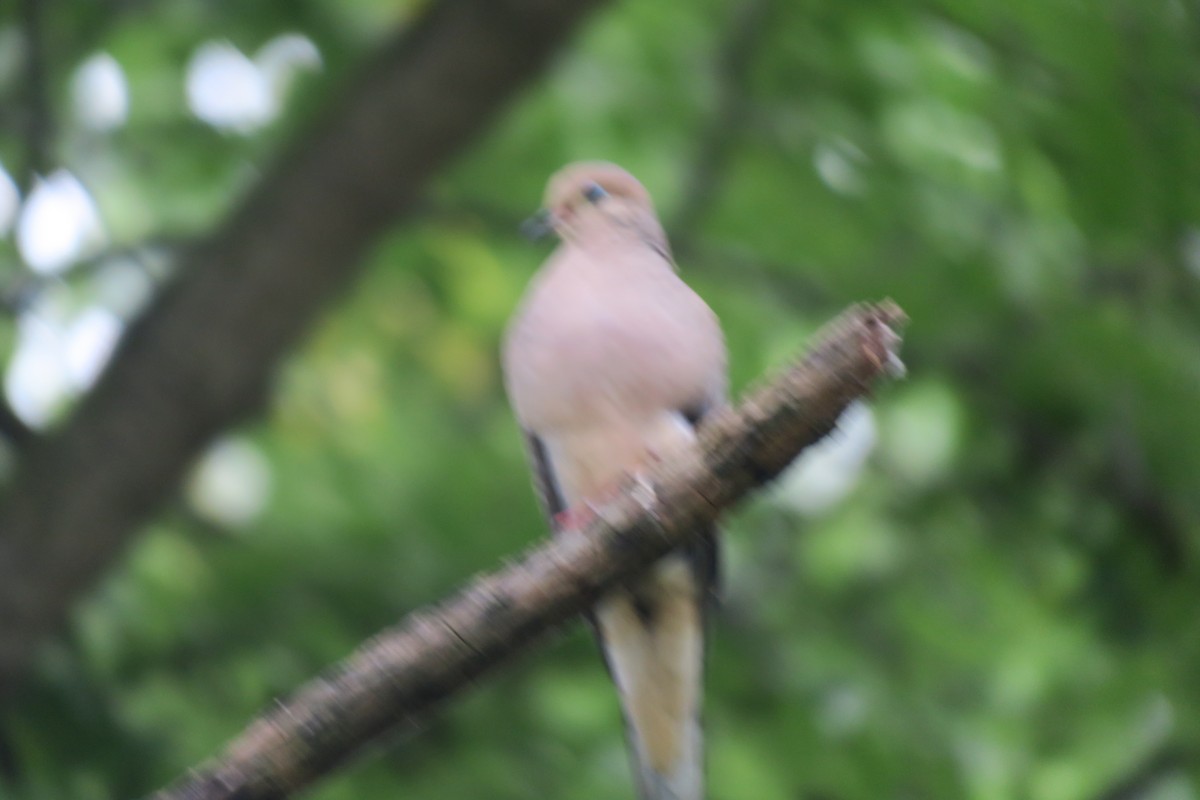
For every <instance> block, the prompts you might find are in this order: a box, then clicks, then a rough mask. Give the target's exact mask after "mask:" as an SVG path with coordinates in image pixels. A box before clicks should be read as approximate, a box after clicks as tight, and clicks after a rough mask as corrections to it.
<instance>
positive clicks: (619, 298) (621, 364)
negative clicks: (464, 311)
mask: <svg viewBox="0 0 1200 800" xmlns="http://www.w3.org/2000/svg"><path fill="white" fill-rule="evenodd" d="M666 277H668V278H669V279H670V280H671V283H669V284H668V285H667V287H666V290H664V287H663V286H658V287H655V288H654V290H653V291H637V290H633V291H616V290H614V291H605V289H606V288H608V287H605V286H599V287H596V286H590V287H589V286H587V285H586V284H584V286H583V287H582V288H583V289H585V290H586V289H591V291H575V292H562V291H559V292H555V293H553V294H551V293H546V295H545V300H546V301H545V302H542V301H543V298H539V297H538V296H536V295H535V296H534V297H532V298H530V302H529V304H528V306H527V308H526V309H525V313H524V314H523V315H522V317H521V318H520V319H519V320H518V323H517V324H516V326H515V327H514V330H513V331H511V333H510V338H509V342H508V346H507V348H506V354H505V367H506V372H507V373H508V378H509V380H508V384H509V392H510V395H512V397H511V399H512V402H513V405H514V407H515V408H516V411H517V414H518V416H519V417H521V419H522V420H523V421H524V422H525V423H526V425H527V426H528V427H531V428H533V429H535V430H537V429H547V428H555V427H559V428H569V427H571V426H572V425H573V424H575V423H580V424H582V423H585V422H586V423H587V424H594V423H595V422H596V421H597V419H603V418H609V417H614V416H628V415H631V414H634V415H636V414H638V413H640V412H652V411H654V410H657V409H664V408H669V409H678V408H682V407H684V406H686V405H689V404H692V403H695V402H697V400H699V399H701V398H703V397H706V396H707V395H708V394H709V387H711V386H712V385H713V382H714V381H719V380H721V377H720V374H721V370H723V366H724V344H723V341H722V338H721V333H720V329H719V327H718V326H717V322H716V318H715V316H714V315H713V314H712V312H711V311H710V310H709V308H708V306H706V305H705V304H704V302H703V301H702V300H701V299H700V298H699V297H698V296H697V295H695V294H694V293H693V292H692V291H691V289H689V288H688V287H687V286H686V285H685V284H683V283H682V282H681V281H678V279H677V278H675V276H674V275H673V274H672V275H670V276H666ZM626 288H628V287H626ZM551 301H552V302H551ZM514 390H516V391H514Z"/></svg>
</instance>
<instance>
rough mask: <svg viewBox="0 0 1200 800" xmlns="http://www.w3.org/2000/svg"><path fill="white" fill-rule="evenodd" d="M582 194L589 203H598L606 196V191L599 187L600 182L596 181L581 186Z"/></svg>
mask: <svg viewBox="0 0 1200 800" xmlns="http://www.w3.org/2000/svg"><path fill="white" fill-rule="evenodd" d="M583 196H584V198H585V199H586V200H587V201H588V202H589V203H599V202H600V201H601V200H603V199H604V198H606V197H608V192H606V191H604V189H602V188H600V184H598V183H589V184H588V185H587V186H585V187H583Z"/></svg>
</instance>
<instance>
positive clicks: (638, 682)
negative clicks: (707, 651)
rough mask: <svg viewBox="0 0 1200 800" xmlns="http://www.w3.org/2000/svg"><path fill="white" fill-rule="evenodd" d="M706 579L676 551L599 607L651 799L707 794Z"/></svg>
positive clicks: (698, 798) (645, 793)
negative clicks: (702, 721) (703, 717)
mask: <svg viewBox="0 0 1200 800" xmlns="http://www.w3.org/2000/svg"><path fill="white" fill-rule="evenodd" d="M704 583H705V581H704V578H703V577H702V576H701V575H699V574H697V572H696V570H695V564H694V563H692V561H691V560H689V559H688V557H687V556H685V555H682V554H681V555H674V556H668V557H667V558H666V559H664V560H663V561H662V562H660V563H659V564H657V565H656V566H655V567H653V568H652V569H651V571H650V572H649V573H648V574H647V576H646V577H645V578H644V579H642V580H640V581H639V582H638V584H637V585H636V586H635V587H632V588H629V589H619V590H616V591H614V592H613V593H612V594H610V595H609V596H607V597H605V598H604V599H603V600H602V601H601V602H600V603H599V604H598V605H597V606H596V609H595V621H596V627H597V632H598V633H599V636H600V642H601V646H602V648H603V649H604V654H605V659H606V661H607V662H608V666H609V670H610V671H611V672H612V675H613V678H614V680H615V681H616V684H617V688H618V691H619V693H620V696H621V706H622V710H623V712H624V715H625V722H626V727H627V729H628V734H629V749H630V753H631V756H632V758H633V765H634V774H635V780H636V782H637V785H638V792H639V795H640V796H641V797H642V798H643V800H702V798H703V797H704V753H703V750H704V745H703V733H702V730H701V725H700V705H701V694H702V685H701V684H702V680H703V671H704V608H703V606H704V594H705V592H706V591H707V586H706V585H704Z"/></svg>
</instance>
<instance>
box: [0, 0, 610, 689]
mask: <svg viewBox="0 0 1200 800" xmlns="http://www.w3.org/2000/svg"><path fill="white" fill-rule="evenodd" d="M599 5H602V0H582V1H581V0H505V1H504V2H500V0H445V1H444V2H441V3H438V4H436V5H434V6H432V7H431V8H430V10H429V11H427V12H425V13H424V14H423V15H422V16H421V17H420V18H419V19H418V20H417V21H416V22H415V23H414V24H412V25H411V26H410V27H408V28H407V29H406V30H404V31H403V32H401V34H399V35H398V36H397V37H395V39H394V40H393V41H391V42H390V43H389V44H387V45H386V46H385V47H384V48H383V49H382V50H381V51H380V53H378V54H377V57H376V58H374V60H373V62H372V63H371V64H369V65H367V68H366V69H365V70H364V72H363V73H362V75H361V76H360V80H359V81H358V82H357V83H355V84H354V85H352V86H350V87H349V88H348V90H347V91H346V92H345V93H344V94H342V95H341V96H339V97H338V98H337V99H336V100H335V101H334V102H333V103H331V105H330V107H329V108H328V109H327V110H326V113H325V114H324V116H323V117H322V118H321V120H319V121H318V122H317V124H316V125H315V126H314V128H313V129H312V130H311V131H310V132H309V134H308V135H307V136H306V137H304V138H303V139H302V140H301V141H300V142H299V143H298V144H297V145H296V146H294V147H292V148H291V149H290V152H288V153H286V154H285V156H284V157H283V158H282V159H280V161H279V162H278V164H277V165H276V166H275V168H274V169H273V170H271V171H270V172H269V173H268V174H267V176H266V177H265V178H264V180H263V181H262V182H261V183H260V184H259V185H258V186H257V188H256V190H255V191H254V192H253V193H252V194H251V195H250V196H249V197H248V198H247V199H246V200H245V202H244V203H242V205H241V207H240V208H238V209H237V210H236V212H235V213H234V214H233V215H232V216H231V217H230V219H229V220H228V221H227V222H226V223H225V224H224V225H223V226H222V227H221V228H220V229H219V230H218V231H217V232H216V233H215V235H213V236H212V237H211V238H210V239H209V240H208V241H206V242H205V243H204V244H202V245H200V246H198V247H197V248H195V249H194V250H193V251H191V252H190V253H188V254H187V255H186V256H185V257H184V258H183V261H182V264H181V270H180V272H179V277H178V279H177V280H176V281H174V283H173V284H172V285H170V286H169V287H168V288H167V289H166V290H165V291H164V292H163V294H162V295H161V296H160V297H159V298H158V299H157V301H156V302H155V304H154V305H153V306H152V307H151V308H150V309H149V311H148V312H147V313H146V314H145V315H144V316H143V317H142V318H141V319H140V320H138V321H137V323H136V324H135V325H133V326H132V328H131V329H130V330H129V332H128V334H127V336H126V337H125V339H124V341H123V343H122V344H121V346H120V348H119V351H118V353H117V355H116V356H115V358H114V360H113V361H112V363H111V365H110V367H109V369H108V370H107V372H106V374H105V375H104V377H103V378H102V379H101V381H100V383H99V384H98V385H97V386H96V387H95V389H94V390H93V391H92V392H91V393H90V395H89V396H88V397H87V398H86V399H85V400H84V401H83V402H82V403H81V404H80V407H79V408H78V410H77V412H76V413H75V414H74V416H73V418H72V419H71V420H70V421H69V422H68V423H67V424H66V425H64V427H63V428H62V429H61V430H60V431H58V432H56V433H55V434H53V435H51V436H49V437H47V438H46V439H45V440H44V441H38V442H36V443H35V444H34V445H33V446H31V447H30V448H29V450H28V452H27V453H25V454H24V457H23V459H22V463H21V464H20V466H19V469H18V471H17V474H16V475H15V477H14V480H13V481H12V483H11V485H10V488H9V491H8V492H7V496H6V497H5V499H4V503H3V505H2V506H0V621H2V623H0V697H2V696H3V695H4V694H5V693H6V692H7V691H11V690H12V689H13V687H14V686H15V684H16V681H17V679H18V677H19V675H20V674H21V672H22V670H24V669H25V668H26V667H27V666H28V664H29V661H30V657H31V653H32V652H34V649H35V646H36V645H37V644H38V643H39V642H40V641H41V640H43V639H44V638H45V637H46V636H47V635H48V634H50V633H52V632H54V631H55V630H57V629H58V628H59V627H60V626H61V625H62V623H63V621H64V618H65V617H66V614H67V612H68V610H69V608H70V606H71V604H72V603H73V601H74V600H75V599H76V598H77V597H78V596H79V595H80V593H82V592H83V591H85V590H86V589H87V588H88V587H89V586H91V584H93V583H94V582H95V580H96V579H97V578H98V577H99V576H100V575H101V574H102V573H103V572H104V571H105V569H106V568H107V567H108V566H109V565H110V564H111V563H112V561H113V560H114V559H115V558H116V557H117V556H118V554H119V553H120V552H121V551H122V548H123V545H124V544H125V542H126V541H127V540H128V539H129V538H130V536H131V534H132V533H133V532H134V531H135V530H136V529H137V527H138V525H139V524H140V523H142V522H143V521H145V520H146V518H147V517H148V516H149V515H150V514H151V513H152V512H153V511H154V510H155V509H156V508H157V507H158V506H159V505H160V504H161V503H162V502H163V501H164V499H166V498H167V497H168V496H169V495H170V493H171V491H172V489H173V488H174V487H175V485H176V484H177V482H178V481H179V479H180V477H181V476H182V475H183V473H184V470H185V469H186V467H187V466H188V464H189V463H190V462H191V461H192V460H193V459H194V458H195V456H196V455H197V454H198V453H199V451H200V450H201V449H202V448H203V447H204V446H205V444H206V443H208V442H209V441H210V440H211V439H212V438H213V437H214V436H215V435H216V434H217V433H219V432H220V431H221V430H222V429H224V428H226V427H228V426H229V425H231V424H234V423H235V422H237V421H239V420H240V419H243V418H245V417H246V416H247V415H248V414H249V413H250V412H252V411H254V410H256V409H257V408H258V407H260V406H261V404H262V402H263V399H264V397H265V395H266V393H267V390H268V387H269V384H270V380H271V376H272V372H273V370H274V368H275V367H276V366H277V365H278V364H279V362H280V360H281V359H282V358H283V356H284V355H285V354H286V353H287V351H288V350H289V349H290V348H291V347H293V346H294V345H295V344H296V342H297V340H298V339H299V338H300V337H301V336H302V334H303V333H304V331H305V330H306V329H307V328H308V327H309V325H310V324H311V323H312V321H313V319H314V317H315V316H316V315H317V314H318V312H319V311H320V310H321V309H322V308H323V307H324V306H326V305H327V304H328V303H329V302H330V301H331V300H332V299H333V298H334V297H335V296H336V295H337V294H338V292H339V291H340V290H341V289H342V288H343V287H344V286H345V285H346V284H347V283H348V282H349V280H350V279H351V277H353V276H354V275H355V273H356V272H357V271H358V269H359V264H360V262H361V261H362V258H363V254H364V252H365V251H366V250H367V248H368V247H369V246H370V245H371V244H372V242H373V241H374V240H375V239H376V238H377V236H378V235H379V234H380V233H381V232H382V231H383V230H384V229H386V228H387V227H388V226H389V225H390V224H392V223H394V222H395V221H397V219H398V218H399V217H401V216H403V215H404V214H406V213H407V212H409V211H410V210H411V209H412V208H413V207H414V205H415V201H416V200H417V199H418V196H419V193H420V192H421V190H422V189H423V188H424V186H425V185H426V184H427V183H428V181H429V179H430V178H431V177H432V176H433V175H434V174H435V173H436V172H437V171H438V170H439V169H440V168H442V167H443V166H444V165H445V164H446V162H447V161H448V160H449V159H451V158H452V157H453V156H454V155H456V154H457V153H459V152H461V151H462V150H463V148H464V146H465V145H466V144H467V143H468V142H469V141H470V140H471V138H472V137H473V136H475V135H478V134H479V133H480V132H481V130H482V129H483V128H484V127H485V125H486V124H487V123H488V122H489V121H490V120H491V119H492V118H494V117H495V116H496V115H497V113H498V112H499V111H500V109H501V108H502V107H503V105H504V104H505V102H506V101H508V100H509V99H511V98H512V96H513V95H514V94H515V93H516V92H517V90H518V89H520V88H521V87H522V86H523V85H524V84H527V83H528V82H529V81H530V80H531V79H532V78H534V77H535V76H536V75H537V74H538V73H539V71H541V69H542V68H543V67H544V66H545V64H546V62H547V61H548V59H549V57H550V56H551V55H552V54H553V52H554V51H555V49H556V48H557V47H558V46H559V45H561V44H562V43H563V42H564V41H565V40H566V38H567V37H568V35H569V34H570V33H571V32H572V30H573V29H574V28H575V27H576V26H577V25H578V24H579V23H580V22H581V21H582V19H583V18H584V17H585V16H586V15H587V13H588V12H589V11H590V10H592V9H593V8H595V7H597V6H599Z"/></svg>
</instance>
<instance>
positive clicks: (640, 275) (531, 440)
mask: <svg viewBox="0 0 1200 800" xmlns="http://www.w3.org/2000/svg"><path fill="white" fill-rule="evenodd" d="M539 224H540V225H541V226H543V227H545V228H546V229H548V230H552V231H553V232H554V233H555V234H557V235H558V237H559V239H560V240H561V242H560V244H559V246H558V249H557V250H555V252H554V253H553V255H551V256H550V259H549V260H548V261H547V262H546V263H545V265H544V266H543V267H542V268H541V270H540V271H539V272H538V274H537V275H536V276H535V277H534V279H533V281H532V282H531V284H530V286H529V288H528V289H527V291H526V294H525V297H524V298H523V299H522V301H521V304H520V307H519V308H518V310H517V312H516V314H515V315H514V318H513V320H512V321H511V322H510V324H509V328H508V331H507V334H506V337H505V343H504V359H503V360H504V372H505V383H506V387H507V390H508V396H509V399H510V402H511V403H512V407H513V410H514V411H515V412H516V416H517V419H518V420H519V422H520V424H521V427H522V428H523V429H524V432H525V436H526V441H527V445H528V448H527V449H528V452H529V457H530V460H531V462H532V463H531V466H532V468H533V472H534V477H535V484H536V486H537V488H538V490H539V494H540V499H541V501H542V506H543V509H544V510H545V511H546V512H547V514H548V515H549V516H550V517H551V519H552V521H553V523H554V527H555V528H556V529H558V530H561V529H562V528H563V527H564V526H568V527H574V526H577V525H578V524H579V515H580V513H581V511H583V512H584V513H586V511H585V510H586V509H587V507H588V503H589V501H595V500H597V499H602V498H603V496H604V495H605V493H606V492H609V491H611V490H612V489H613V487H614V486H616V485H619V484H620V482H621V480H622V479H623V478H625V477H626V476H630V475H634V476H638V475H640V474H643V473H644V471H645V470H646V469H647V467H648V466H649V465H651V464H652V463H653V462H655V461H657V460H658V459H661V458H664V457H666V456H668V455H670V454H671V453H674V452H678V451H679V450H680V449H682V448H686V447H689V446H692V445H693V443H694V441H695V426H696V425H697V423H698V421H699V420H700V419H701V418H702V417H703V416H704V415H705V414H707V413H709V412H710V411H711V410H713V409H714V408H716V407H719V406H720V405H722V404H723V403H724V402H725V398H726V366H725V365H726V356H725V342H724V338H723V336H722V334H721V328H720V325H719V323H718V321H717V318H716V315H715V314H713V312H712V310H711V309H710V308H709V307H708V306H707V305H706V304H705V303H704V301H703V300H701V299H700V297H699V296H698V295H697V294H696V293H695V292H693V291H692V290H691V289H690V288H689V287H688V286H687V284H685V283H684V282H683V281H682V280H681V279H680V278H679V275H678V274H677V273H676V271H675V265H674V262H673V261H672V259H671V253H670V250H669V248H668V246H667V241H666V235H665V234H664V233H663V228H662V225H661V224H660V223H659V221H658V217H657V216H656V214H655V212H654V208H653V205H652V204H651V202H650V196H649V195H648V194H647V192H646V190H645V189H644V188H643V187H642V185H641V184H640V183H638V181H637V180H636V179H635V178H634V177H633V176H632V175H630V174H629V173H628V172H626V171H624V170H623V169H621V168H620V167H617V166H615V165H612V164H606V163H579V164H573V165H570V166H568V167H566V168H564V169H563V170H561V171H560V172H558V173H557V174H556V175H555V176H554V177H553V178H551V180H550V183H549V185H548V186H547V189H546V195H545V207H544V210H543V212H542V213H541V215H540V217H539ZM694 541H695V542H696V544H695V545H693V546H690V547H689V548H688V549H687V550H685V551H678V552H675V553H672V554H670V555H668V556H667V557H665V558H664V559H662V560H661V561H659V562H658V563H657V564H655V565H654V566H653V567H651V568H650V570H648V571H647V572H646V573H645V574H644V575H642V576H639V577H638V578H637V579H635V580H634V581H632V582H630V583H628V584H625V585H623V586H622V587H621V588H619V589H615V590H613V591H612V592H611V593H610V594H608V595H606V596H605V597H604V598H602V599H601V600H600V602H599V603H597V605H596V606H595V608H594V609H593V611H592V616H591V620H592V622H593V625H594V627H595V629H596V633H597V638H598V640H599V642H600V646H601V650H602V652H603V653H604V658H605V661H606V663H607V664H608V668H609V672H610V673H611V675H612V677H613V679H614V681H615V682H616V685H617V689H618V693H619V695H620V699H621V706H622V710H623V712H624V715H625V721H626V727H627V730H628V734H629V740H630V741H629V747H630V752H631V756H632V758H633V762H634V772H635V778H636V782H637V785H638V788H639V794H640V795H641V797H643V798H646V800H700V798H702V797H703V795H704V771H703V752H702V751H703V746H702V745H703V742H702V732H701V728H700V705H701V693H702V686H701V682H702V677H703V656H704V623H705V620H704V617H705V610H706V606H707V605H708V602H709V599H710V598H711V597H712V596H713V594H714V591H715V584H716V577H717V541H716V530H715V529H713V528H710V529H708V530H705V531H704V532H703V533H702V534H701V535H699V536H698V537H697V538H696V539H695V540H694Z"/></svg>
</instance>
